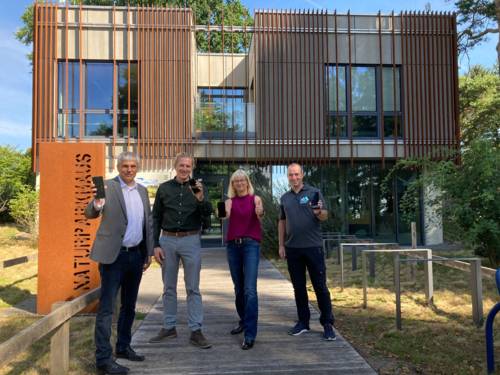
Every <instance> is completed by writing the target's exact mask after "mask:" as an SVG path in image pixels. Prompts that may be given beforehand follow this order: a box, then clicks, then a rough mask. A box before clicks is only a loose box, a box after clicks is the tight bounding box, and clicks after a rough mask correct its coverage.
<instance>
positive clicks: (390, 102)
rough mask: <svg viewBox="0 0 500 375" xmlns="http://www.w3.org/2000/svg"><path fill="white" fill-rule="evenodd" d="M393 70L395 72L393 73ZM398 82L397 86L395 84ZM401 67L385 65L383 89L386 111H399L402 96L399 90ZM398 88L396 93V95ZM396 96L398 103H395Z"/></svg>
mask: <svg viewBox="0 0 500 375" xmlns="http://www.w3.org/2000/svg"><path fill="white" fill-rule="evenodd" d="M393 72H394V73H395V74H393ZM394 84H396V86H394ZM399 87H400V84H399V68H395V69H394V70H393V69H392V67H384V68H383V70H382V90H383V94H384V111H385V112H399V111H400V110H401V109H400V96H401V93H400V92H399ZM394 90H396V95H394ZM394 98H396V103H394Z"/></svg>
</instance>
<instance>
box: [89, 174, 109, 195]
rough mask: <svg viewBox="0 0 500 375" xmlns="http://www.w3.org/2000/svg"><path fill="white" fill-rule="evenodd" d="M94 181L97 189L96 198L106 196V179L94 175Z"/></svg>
mask: <svg viewBox="0 0 500 375" xmlns="http://www.w3.org/2000/svg"><path fill="white" fill-rule="evenodd" d="M92 182H93V183H94V186H95V188H96V189H97V191H96V193H95V198H96V199H103V198H106V190H105V189H104V179H103V178H102V176H93V177H92Z"/></svg>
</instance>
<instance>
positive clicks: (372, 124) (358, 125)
mask: <svg viewBox="0 0 500 375" xmlns="http://www.w3.org/2000/svg"><path fill="white" fill-rule="evenodd" d="M352 136H353V137H370V138H376V137H378V132H377V116H376V115H353V116H352Z"/></svg>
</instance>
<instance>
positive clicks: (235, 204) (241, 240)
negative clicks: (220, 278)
mask: <svg viewBox="0 0 500 375" xmlns="http://www.w3.org/2000/svg"><path fill="white" fill-rule="evenodd" d="M227 195H228V197H229V199H228V200H226V202H225V208H226V217H225V218H226V219H228V220H229V228H228V232H227V261H228V263H229V270H230V271H231V278H232V279H233V283H234V293H235V297H236V298H235V304H236V311H237V312H238V316H239V318H240V320H239V322H238V325H237V326H236V327H235V328H234V329H232V330H231V334H232V335H237V334H239V333H242V332H244V340H243V343H242V345H241V349H243V350H248V349H251V348H252V347H253V345H254V341H255V337H256V335H257V318H258V311H259V304H258V298H257V274H258V270H259V257H260V240H261V238H262V234H261V232H262V231H261V225H260V220H261V218H262V216H263V215H264V208H263V206H262V200H261V199H260V197H258V196H256V195H254V189H253V186H252V183H251V182H250V179H249V178H248V175H247V174H246V172H245V171H244V170H242V169H238V170H237V171H236V172H234V173H233V174H232V176H231V179H230V180H229V189H228V193H227Z"/></svg>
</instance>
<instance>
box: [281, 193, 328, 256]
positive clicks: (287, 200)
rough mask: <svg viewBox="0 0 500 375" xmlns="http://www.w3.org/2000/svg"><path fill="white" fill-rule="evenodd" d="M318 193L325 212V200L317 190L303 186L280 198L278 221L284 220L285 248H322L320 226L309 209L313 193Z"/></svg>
mask: <svg viewBox="0 0 500 375" xmlns="http://www.w3.org/2000/svg"><path fill="white" fill-rule="evenodd" d="M316 192H318V193H319V199H320V200H321V202H322V203H323V208H322V209H323V210H326V209H327V207H326V203H325V199H324V198H323V194H321V191H319V189H317V188H315V187H312V186H309V185H305V184H304V186H303V187H302V189H301V190H300V191H299V192H298V193H295V192H294V191H293V190H292V189H290V191H287V192H286V193H285V194H283V195H282V196H281V199H280V211H281V214H280V219H281V220H286V235H285V246H286V247H298V248H304V247H316V246H323V241H322V239H321V225H320V221H319V219H318V218H317V217H316V215H314V212H313V210H312V208H311V203H310V202H311V200H312V199H313V196H314V193H316Z"/></svg>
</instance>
